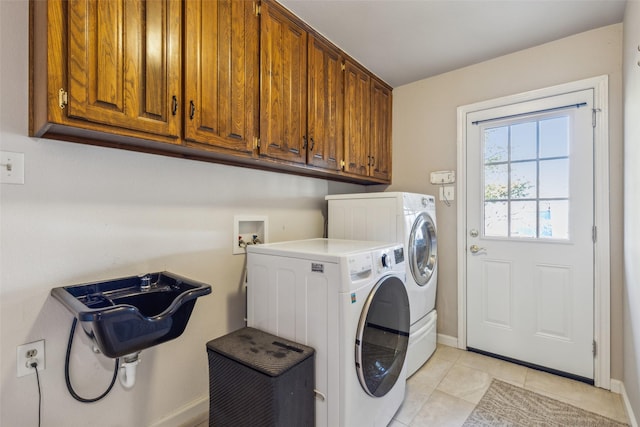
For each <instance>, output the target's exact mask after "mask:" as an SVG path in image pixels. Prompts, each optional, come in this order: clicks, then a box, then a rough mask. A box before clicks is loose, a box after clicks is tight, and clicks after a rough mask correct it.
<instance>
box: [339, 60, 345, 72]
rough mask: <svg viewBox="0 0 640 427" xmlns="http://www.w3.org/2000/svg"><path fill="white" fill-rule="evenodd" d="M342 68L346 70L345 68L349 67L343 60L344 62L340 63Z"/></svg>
mask: <svg viewBox="0 0 640 427" xmlns="http://www.w3.org/2000/svg"><path fill="white" fill-rule="evenodd" d="M340 68H341V69H342V71H344V70H346V69H347V65H346V64H345V63H344V62H343V63H342V64H341V65H340Z"/></svg>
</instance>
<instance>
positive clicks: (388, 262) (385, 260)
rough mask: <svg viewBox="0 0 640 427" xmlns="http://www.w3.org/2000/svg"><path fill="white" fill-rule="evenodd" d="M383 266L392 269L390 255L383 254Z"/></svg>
mask: <svg viewBox="0 0 640 427" xmlns="http://www.w3.org/2000/svg"><path fill="white" fill-rule="evenodd" d="M382 266H383V267H385V268H391V258H390V257H389V254H382Z"/></svg>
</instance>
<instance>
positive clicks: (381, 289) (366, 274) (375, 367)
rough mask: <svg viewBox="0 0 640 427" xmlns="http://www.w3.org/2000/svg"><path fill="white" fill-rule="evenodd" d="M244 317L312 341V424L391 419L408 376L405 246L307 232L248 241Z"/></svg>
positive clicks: (282, 333)
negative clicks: (288, 238)
mask: <svg viewBox="0 0 640 427" xmlns="http://www.w3.org/2000/svg"><path fill="white" fill-rule="evenodd" d="M247 269H248V283H247V320H248V326H251V327H254V328H258V329H261V330H264V331H266V332H269V333H271V334H274V335H277V336H281V337H283V338H287V339H290V340H292V341H295V342H299V343H301V344H305V345H308V346H310V347H313V348H314V349H315V350H316V358H315V368H316V369H315V376H316V378H315V392H316V426H318V427H323V426H330V427H334V426H335V427H338V426H342V427H352V426H363V427H370V426H387V425H388V424H389V422H391V420H392V418H393V416H394V414H395V413H396V411H397V410H398V408H399V407H400V405H401V404H402V401H403V400H404V394H405V385H406V364H405V356H406V350H407V347H408V338H409V323H410V319H409V301H408V297H407V292H406V287H405V283H404V280H405V271H406V270H405V254H404V249H403V246H402V245H399V244H389V243H379V242H378V243H376V242H366V241H365V242H363V241H349V240H334V239H311V240H301V241H294V242H284V243H271V244H265V245H255V246H249V247H247Z"/></svg>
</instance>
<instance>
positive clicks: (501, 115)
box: [466, 90, 594, 380]
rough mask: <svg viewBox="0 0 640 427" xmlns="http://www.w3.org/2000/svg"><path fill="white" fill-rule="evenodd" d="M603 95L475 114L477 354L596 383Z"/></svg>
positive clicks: (472, 330) (471, 245)
mask: <svg viewBox="0 0 640 427" xmlns="http://www.w3.org/2000/svg"><path fill="white" fill-rule="evenodd" d="M593 98H594V94H593V90H582V91H577V92H572V93H567V94H563V95H558V96H553V97H547V98H543V99H538V100H534V101H527V102H521V103H517V104H511V105H507V106H503V107H497V108H491V109H487V110H482V111H476V112H473V113H470V114H468V115H467V123H466V129H467V158H466V164H467V175H466V176H467V181H466V186H467V193H466V195H467V198H466V222H467V230H466V242H467V251H466V257H467V259H466V268H467V271H466V277H467V292H466V294H467V301H466V304H467V325H466V326H467V347H469V348H473V349H476V350H480V351H484V352H487V353H492V354H496V355H500V356H503V357H507V358H510V359H514V360H518V361H522V362H525V363H529V364H533V365H538V366H542V367H545V368H547V369H550V370H552V371H553V370H555V371H559V372H564V373H568V374H571V375H574V376H577V377H581V378H583V379H588V380H592V379H593V378H594V356H593V342H594V267H593V266H594V243H593V230H594V228H593V226H594V196H593V194H594V178H593V176H594V165H593V162H594V155H593V152H594V144H593V126H592V112H593Z"/></svg>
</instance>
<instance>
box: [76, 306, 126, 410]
mask: <svg viewBox="0 0 640 427" xmlns="http://www.w3.org/2000/svg"><path fill="white" fill-rule="evenodd" d="M77 323H78V319H76V318H75V317H74V318H73V323H72V324H71V332H70V333H69V343H68V344H67V356H66V357H65V359H64V379H65V380H66V382H67V390H69V393H70V394H71V396H73V398H74V399H76V400H77V401H79V402H82V403H93V402H97V401H98V400H100V399H102V398H103V397H105V396H106V395H107V394H109V392H110V391H111V389H112V388H113V385H114V384H115V383H116V378H118V366H119V365H120V358H116V364H115V366H114V368H113V378H111V384H109V388H107V391H105V392H104V393H102V394H101V395H100V396H98V397H93V398H90V399H87V398H84V397H81V396H79V395H78V394H77V393H76V392H75V390H74V389H73V386H72V385H71V379H70V378H69V358H70V357H71V345H72V344H73V335H74V334H75V332H76V324H77Z"/></svg>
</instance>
